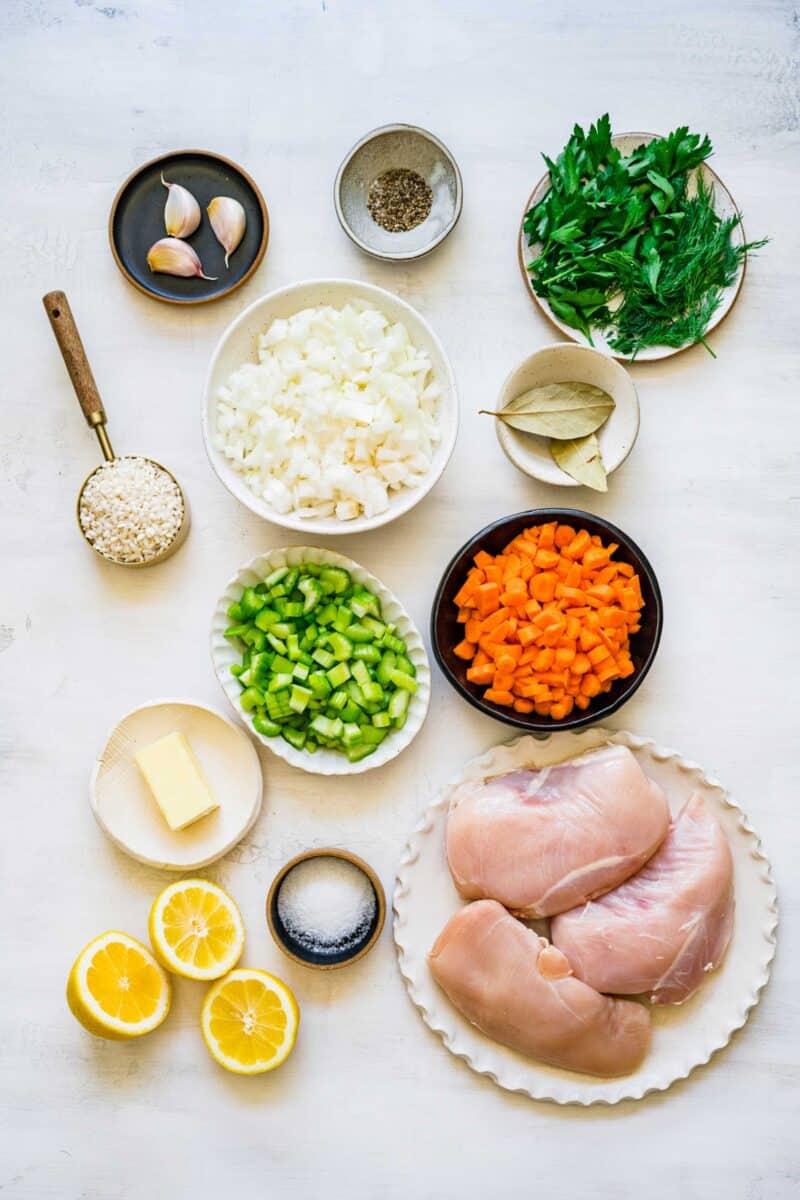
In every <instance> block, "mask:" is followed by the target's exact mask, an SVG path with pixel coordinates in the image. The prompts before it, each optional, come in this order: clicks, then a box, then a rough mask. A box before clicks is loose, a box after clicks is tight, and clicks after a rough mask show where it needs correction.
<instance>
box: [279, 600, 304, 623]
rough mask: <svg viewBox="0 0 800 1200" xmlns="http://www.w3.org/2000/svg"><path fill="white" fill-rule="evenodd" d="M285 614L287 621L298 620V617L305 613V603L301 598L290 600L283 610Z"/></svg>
mask: <svg viewBox="0 0 800 1200" xmlns="http://www.w3.org/2000/svg"><path fill="white" fill-rule="evenodd" d="M283 615H284V616H285V617H286V619H287V621H296V620H297V618H298V617H302V615H303V603H302V601H301V600H290V601H289V603H288V604H287V605H286V607H285V608H284V610H283Z"/></svg>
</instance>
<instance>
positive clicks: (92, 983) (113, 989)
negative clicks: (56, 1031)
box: [67, 929, 172, 1040]
mask: <svg viewBox="0 0 800 1200" xmlns="http://www.w3.org/2000/svg"><path fill="white" fill-rule="evenodd" d="M171 1002H172V984H171V983H170V981H169V976H168V975H167V974H166V973H165V971H164V970H163V969H162V968H161V966H160V965H159V964H158V962H156V960H155V958H154V957H153V955H152V954H151V953H150V951H149V950H148V949H147V947H146V946H143V945H142V943H141V942H139V941H137V940H136V938H133V937H130V935H129V934H127V933H120V932H119V931H118V930H115V929H112V930H110V931H109V932H108V933H101V934H100V936H99V937H96V938H94V939H93V940H92V941H91V942H89V944H88V945H87V946H84V948H83V950H81V952H80V954H79V955H78V957H77V958H76V960H75V962H74V964H73V967H72V970H71V971H70V973H69V979H68V980H67V1003H68V1004H69V1007H70V1009H71V1010H72V1013H73V1015H74V1016H75V1017H77V1019H78V1020H79V1021H80V1023H81V1025H83V1026H84V1028H85V1029H88V1030H89V1032H90V1033H94V1034H96V1035H97V1036H98V1037H104V1038H112V1039H117V1040H119V1039H124V1038H135V1037H141V1036H142V1034H144V1033H150V1032H151V1030H153V1029H156V1028H157V1027H158V1026H159V1025H160V1024H161V1022H162V1021H163V1020H164V1018H165V1017H166V1015H167V1013H168V1012H169V1006H170V1003H171Z"/></svg>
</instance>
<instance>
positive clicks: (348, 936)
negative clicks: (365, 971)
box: [267, 846, 386, 971]
mask: <svg viewBox="0 0 800 1200" xmlns="http://www.w3.org/2000/svg"><path fill="white" fill-rule="evenodd" d="M385 918H386V897H385V895H384V891H383V887H382V886H381V881H380V880H379V879H378V876H377V875H376V874H375V872H374V871H373V869H372V867H370V866H369V864H368V863H365V862H364V860H363V859H361V858H358V857H357V856H356V855H355V854H350V852H349V851H347V850H337V849H335V848H334V847H330V846H328V847H324V848H323V849H321V850H306V851H304V853H302V854H298V855H297V856H296V857H295V858H292V859H290V861H289V862H287V863H286V864H285V865H284V866H283V867H282V868H281V869H280V871H279V872H278V874H277V875H276V876H275V878H274V879H273V881H272V886H271V887H270V889H269V894H268V896H267V925H268V926H269V931H270V933H271V934H272V937H273V939H274V941H275V944H276V945H277V947H278V949H279V950H281V951H282V952H283V953H284V954H285V955H286V956H287V958H291V959H293V960H294V961H295V962H297V963H300V964H301V965H302V966H304V967H313V968H315V969H316V970H318V971H333V970H335V969H336V968H338V967H347V966H349V965H350V964H351V963H354V962H357V961H358V959H359V958H363V957H364V955H365V954H367V953H368V952H369V951H370V950H371V949H372V947H373V946H374V945H375V943H376V942H377V940H378V938H379V937H380V932H381V930H382V929H383V922H384V920H385Z"/></svg>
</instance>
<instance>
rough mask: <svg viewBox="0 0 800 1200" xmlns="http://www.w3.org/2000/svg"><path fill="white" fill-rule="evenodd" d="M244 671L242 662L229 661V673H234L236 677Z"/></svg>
mask: <svg viewBox="0 0 800 1200" xmlns="http://www.w3.org/2000/svg"><path fill="white" fill-rule="evenodd" d="M244 673H245V667H244V664H243V663H231V675H234V676H235V677H236V678H237V679H238V678H239V677H240V675H244Z"/></svg>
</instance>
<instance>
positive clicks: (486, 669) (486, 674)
mask: <svg viewBox="0 0 800 1200" xmlns="http://www.w3.org/2000/svg"><path fill="white" fill-rule="evenodd" d="M494 676H495V667H494V663H485V664H484V665H483V666H480V667H470V668H469V669H468V671H467V679H468V680H469V681H470V683H481V684H483V683H491V682H492V680H493V679H494Z"/></svg>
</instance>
